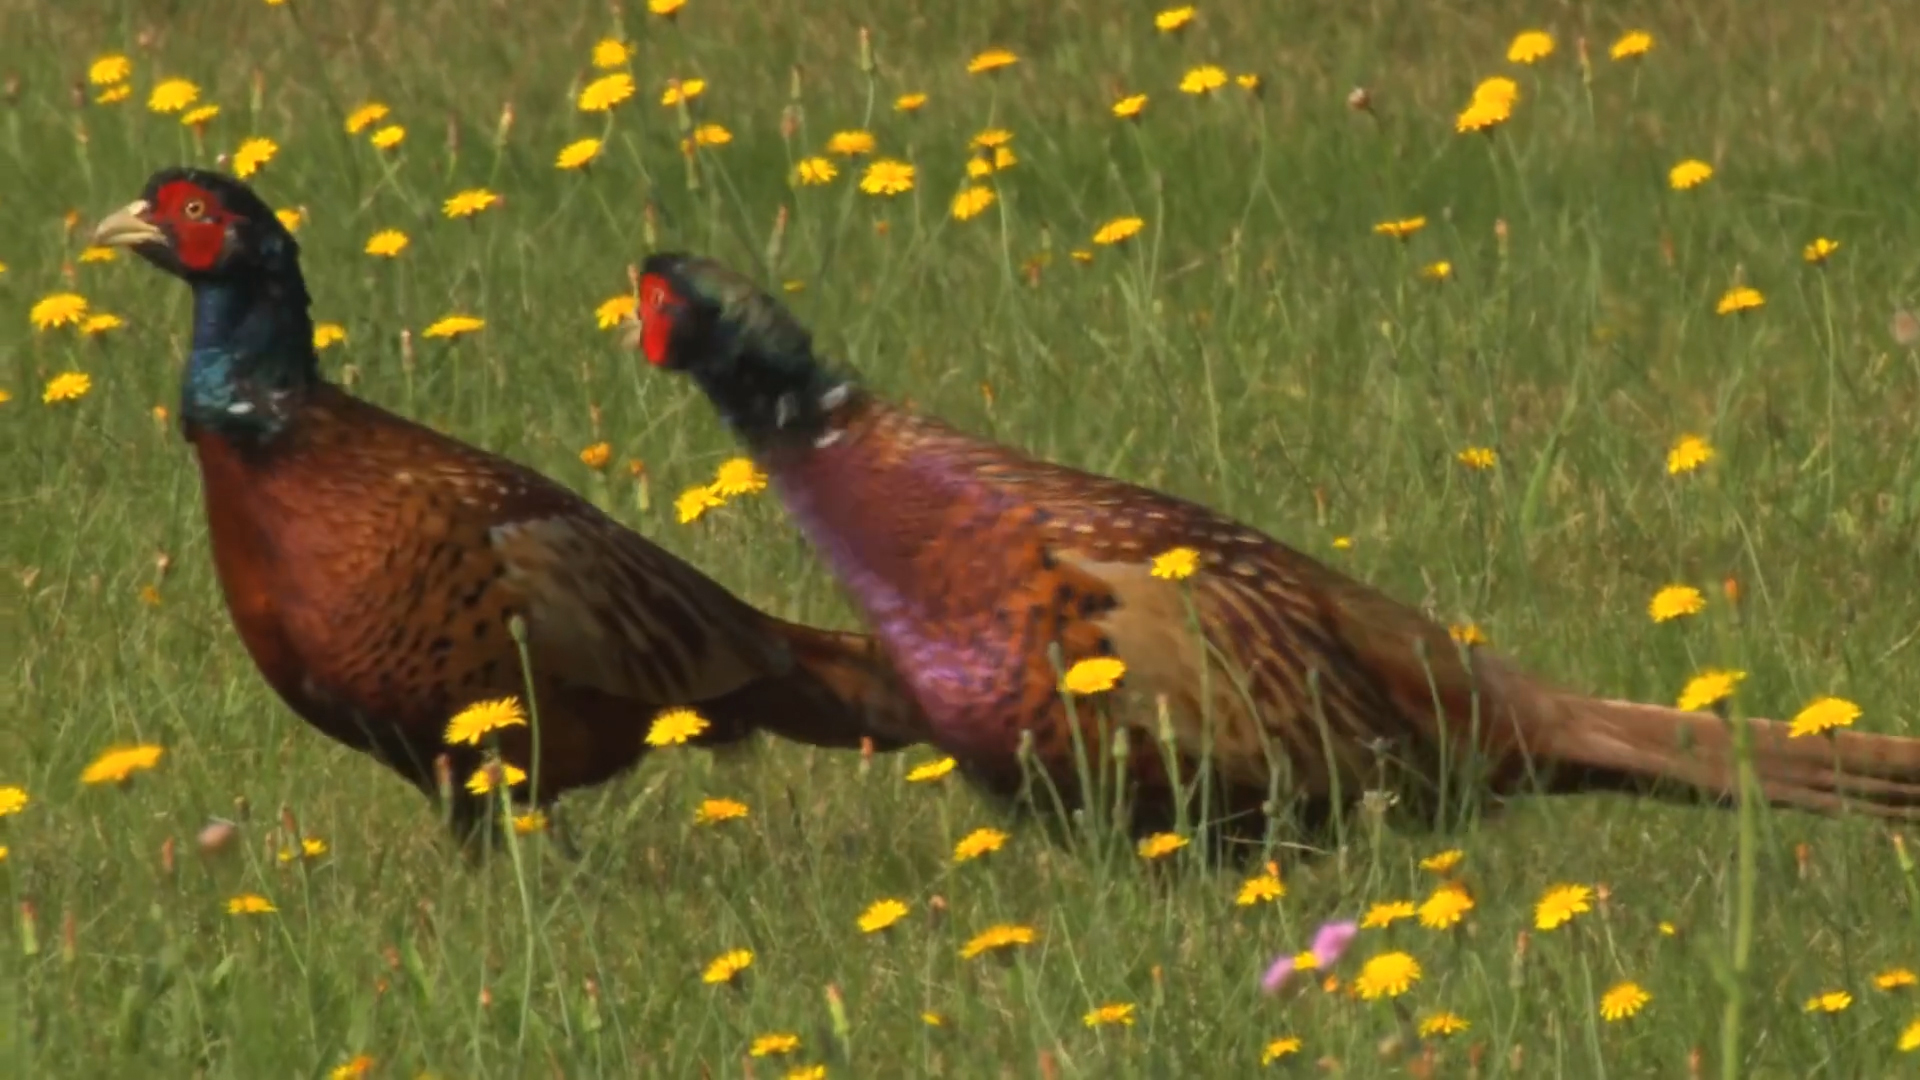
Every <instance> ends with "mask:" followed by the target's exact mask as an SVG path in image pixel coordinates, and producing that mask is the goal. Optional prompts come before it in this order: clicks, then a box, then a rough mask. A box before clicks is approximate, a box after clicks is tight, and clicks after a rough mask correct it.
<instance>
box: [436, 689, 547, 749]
mask: <svg viewBox="0 0 1920 1080" xmlns="http://www.w3.org/2000/svg"><path fill="white" fill-rule="evenodd" d="M526 726H527V714H526V711H525V710H524V709H523V708H522V707H521V705H520V699H519V698H517V697H503V698H495V699H493V700H491V701H476V702H474V703H473V704H471V705H468V706H467V707H466V708H464V709H461V710H460V711H459V712H457V713H455V714H453V719H451V720H449V721H447V731H446V735H445V736H444V738H445V740H446V743H447V745H449V746H463V745H464V746H479V745H480V739H481V737H482V736H484V735H486V734H487V733H488V732H493V731H501V730H504V729H506V728H510V727H526Z"/></svg>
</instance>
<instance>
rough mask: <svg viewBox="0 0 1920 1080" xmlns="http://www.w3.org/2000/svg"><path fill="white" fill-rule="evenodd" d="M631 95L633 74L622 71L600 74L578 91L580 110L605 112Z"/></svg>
mask: <svg viewBox="0 0 1920 1080" xmlns="http://www.w3.org/2000/svg"><path fill="white" fill-rule="evenodd" d="M632 96H633V76H631V75H629V74H627V73H626V72H624V71H616V72H614V73H613V74H611V75H602V76H600V77H599V78H597V79H595V80H593V81H592V82H590V83H588V84H587V85H586V87H585V88H583V89H582V90H581V91H580V98H579V100H578V101H577V102H576V103H575V104H577V105H578V106H579V109H580V111H581V112H606V111H608V110H610V109H612V108H613V107H614V106H615V105H618V104H620V103H621V102H623V101H625V100H627V99H628V98H630V97H632Z"/></svg>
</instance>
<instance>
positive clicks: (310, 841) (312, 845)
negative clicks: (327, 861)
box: [277, 836, 327, 863]
mask: <svg viewBox="0 0 1920 1080" xmlns="http://www.w3.org/2000/svg"><path fill="white" fill-rule="evenodd" d="M326 853H327V842H326V841H325V840H322V839H320V838H319V837H317V836H303V837H301V838H300V850H299V851H297V852H296V851H294V850H293V849H292V848H281V849H280V854H279V855H278V856H277V858H278V859H279V860H280V861H281V862H283V863H290V862H292V861H293V860H295V859H301V860H304V861H309V862H311V861H312V860H314V859H317V858H319V857H321V856H322V855H325V854H326Z"/></svg>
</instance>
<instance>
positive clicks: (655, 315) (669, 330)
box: [640, 274, 680, 367]
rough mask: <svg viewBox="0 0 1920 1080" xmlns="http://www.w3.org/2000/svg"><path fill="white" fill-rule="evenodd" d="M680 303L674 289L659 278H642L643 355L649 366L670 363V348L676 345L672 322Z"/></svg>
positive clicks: (641, 338)
mask: <svg viewBox="0 0 1920 1080" xmlns="http://www.w3.org/2000/svg"><path fill="white" fill-rule="evenodd" d="M679 309H680V303H679V301H678V300H677V299H676V298H675V297H674V294H673V287H672V286H671V285H668V284H667V282H666V279H664V278H662V277H660V276H659V275H658V274H646V275H643V276H642V277H641V278H640V351H641V352H642V353H644V354H645V355H646V358H647V363H649V364H652V365H653V366H655V367H661V366H663V365H665V364H666V362H667V348H668V345H669V344H670V343H671V342H672V341H673V321H674V317H675V316H676V315H677V314H678V313H679Z"/></svg>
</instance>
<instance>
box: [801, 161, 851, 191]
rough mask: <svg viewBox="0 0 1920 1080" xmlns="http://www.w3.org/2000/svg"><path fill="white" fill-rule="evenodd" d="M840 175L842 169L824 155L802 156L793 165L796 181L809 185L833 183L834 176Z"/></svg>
mask: <svg viewBox="0 0 1920 1080" xmlns="http://www.w3.org/2000/svg"><path fill="white" fill-rule="evenodd" d="M839 175H840V170H839V169H837V168H835V167H834V164H833V162H832V161H831V160H830V159H828V158H824V157H818V156H815V157H805V158H801V159H800V161H799V162H798V163H797V164H795V165H794V167H793V178H794V180H795V182H797V183H801V184H806V185H809V186H817V185H820V184H826V183H831V182H832V181H833V178H834V177H836V176H839Z"/></svg>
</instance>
